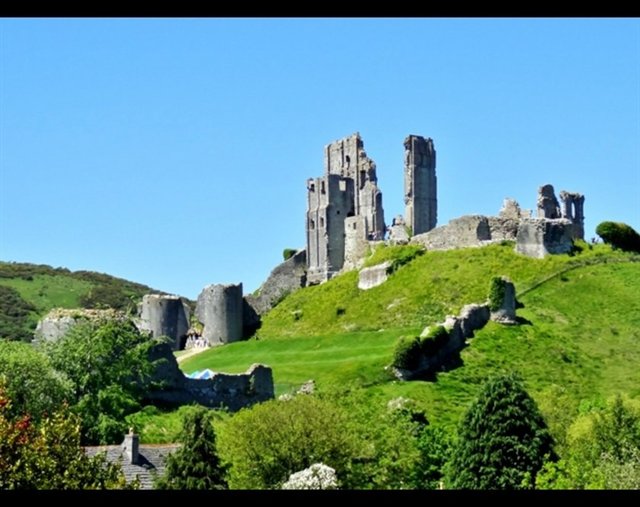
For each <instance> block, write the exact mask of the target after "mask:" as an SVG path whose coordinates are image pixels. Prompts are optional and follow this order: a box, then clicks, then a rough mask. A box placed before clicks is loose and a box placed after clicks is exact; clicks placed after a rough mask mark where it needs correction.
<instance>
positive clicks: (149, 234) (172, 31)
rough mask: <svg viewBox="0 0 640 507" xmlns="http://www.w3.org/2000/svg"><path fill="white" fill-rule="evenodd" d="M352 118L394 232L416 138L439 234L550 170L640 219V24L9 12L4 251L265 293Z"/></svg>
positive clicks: (189, 289)
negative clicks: (432, 165) (422, 141)
mask: <svg viewBox="0 0 640 507" xmlns="http://www.w3.org/2000/svg"><path fill="white" fill-rule="evenodd" d="M356 131H359V132H360V134H361V135H362V137H363V140H364V144H365V150H366V151H367V154H368V155H369V156H370V157H371V158H373V160H374V161H375V162H376V164H377V167H378V178H379V185H380V187H381V189H382V191H383V202H384V208H385V218H386V221H387V223H390V221H391V218H392V217H393V216H394V215H397V214H399V213H402V212H403V201H402V195H403V146H402V142H403V140H404V138H405V136H406V135H408V134H418V135H423V136H428V137H432V138H433V139H434V142H435V147H436V151H437V157H438V159H437V175H438V197H439V210H438V212H439V221H438V223H439V224H440V225H441V224H444V223H446V222H447V221H449V220H450V219H452V218H455V217H458V216H460V215H463V214H470V213H482V214H489V215H491V214H496V213H497V212H498V210H499V209H500V206H501V204H502V201H503V199H504V198H505V197H512V198H515V199H516V200H518V201H519V203H520V205H521V206H522V207H524V208H532V207H534V206H535V200H536V191H537V188H538V186H540V185H542V184H545V183H551V184H553V185H554V187H555V189H556V192H559V191H560V190H563V189H564V190H569V191H577V192H582V193H584V194H585V195H586V202H585V215H586V224H585V225H586V236H587V238H590V237H591V236H594V235H595V232H594V229H595V227H596V225H597V224H598V223H599V222H600V221H602V220H616V221H623V222H627V223H629V224H630V225H632V226H633V227H635V228H636V230H640V147H639V142H640V20H639V19H1V20H0V259H2V260H8V261H22V262H35V263H44V264H50V265H53V266H56V267H57V266H64V267H68V268H70V269H72V270H78V269H88V270H94V271H100V272H106V273H109V274H113V275H116V276H120V277H123V278H128V279H131V280H134V281H138V282H141V283H145V284H148V285H150V286H152V287H154V288H157V289H160V290H164V291H167V292H172V293H176V294H180V295H184V296H187V297H191V298H195V297H196V296H197V295H198V293H199V292H200V290H201V289H202V287H204V286H205V285H208V284H210V283H231V282H234V283H237V282H243V283H244V288H245V293H246V292H250V291H252V290H254V289H256V288H257V287H258V286H259V284H260V283H261V282H262V281H263V280H264V279H265V278H266V277H267V275H268V274H269V271H270V270H271V268H273V267H274V266H275V265H276V264H278V263H279V262H280V261H281V259H282V250H283V248H285V247H299V248H302V247H304V246H305V232H304V224H305V207H306V190H305V182H306V180H307V178H309V177H313V176H320V175H321V174H322V170H323V166H322V160H323V159H322V156H323V146H324V145H325V144H327V143H329V142H332V141H334V140H336V139H339V138H341V137H344V136H347V135H349V134H351V133H353V132H356Z"/></svg>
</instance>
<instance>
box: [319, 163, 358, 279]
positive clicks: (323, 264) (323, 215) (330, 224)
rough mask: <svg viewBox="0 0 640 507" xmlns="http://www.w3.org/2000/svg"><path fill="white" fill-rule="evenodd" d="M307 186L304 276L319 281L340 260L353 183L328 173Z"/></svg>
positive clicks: (351, 210)
mask: <svg viewBox="0 0 640 507" xmlns="http://www.w3.org/2000/svg"><path fill="white" fill-rule="evenodd" d="M312 181H313V183H312ZM307 189H308V206H307V259H308V268H309V269H308V274H307V280H308V282H310V283H319V282H323V281H326V280H328V279H329V278H331V277H332V276H333V275H334V274H335V273H337V272H338V271H340V270H341V269H342V266H343V264H344V234H345V231H344V219H345V218H346V217H347V216H353V215H354V197H353V196H354V184H353V181H352V180H349V179H346V178H343V177H341V176H338V175H336V174H328V175H326V176H324V177H323V178H318V179H316V180H310V182H309V185H308V187H307Z"/></svg>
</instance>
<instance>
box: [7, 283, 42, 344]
mask: <svg viewBox="0 0 640 507" xmlns="http://www.w3.org/2000/svg"><path fill="white" fill-rule="evenodd" d="M33 311H35V307H34V306H33V305H32V304H31V303H29V302H28V301H25V300H24V299H23V298H22V297H21V296H20V293H19V292H18V291H17V290H15V289H14V288H13V287H7V286H5V285H0V339H4V340H22V341H31V339H32V338H33V329H30V327H31V326H30V324H31V322H30V320H29V314H30V313H31V312H33Z"/></svg>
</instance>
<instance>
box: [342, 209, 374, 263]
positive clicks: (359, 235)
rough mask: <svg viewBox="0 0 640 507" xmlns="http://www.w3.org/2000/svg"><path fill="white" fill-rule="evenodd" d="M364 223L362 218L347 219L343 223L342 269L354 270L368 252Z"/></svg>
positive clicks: (364, 220)
mask: <svg viewBox="0 0 640 507" xmlns="http://www.w3.org/2000/svg"><path fill="white" fill-rule="evenodd" d="M365 222H366V219H365V217H362V216H355V217H348V218H347V219H345V221H344V234H345V244H344V269H354V268H357V267H359V266H360V265H362V262H363V261H364V257H365V255H366V254H367V252H368V250H369V242H368V241H367V238H366V235H365V234H366V233H365V231H366V223H365Z"/></svg>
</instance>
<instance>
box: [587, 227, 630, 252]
mask: <svg viewBox="0 0 640 507" xmlns="http://www.w3.org/2000/svg"><path fill="white" fill-rule="evenodd" d="M596 234H597V235H598V236H600V237H601V238H602V240H603V241H604V242H605V243H608V244H610V245H611V246H612V247H613V248H619V249H620V250H624V251H627V252H637V253H640V234H638V233H637V232H636V230H635V229H634V228H633V227H631V226H630V225H627V224H625V223H622V222H600V223H599V224H598V226H597V227H596Z"/></svg>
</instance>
